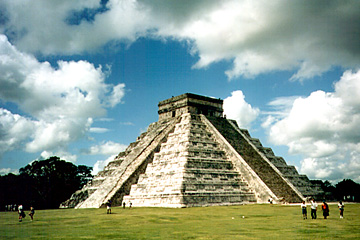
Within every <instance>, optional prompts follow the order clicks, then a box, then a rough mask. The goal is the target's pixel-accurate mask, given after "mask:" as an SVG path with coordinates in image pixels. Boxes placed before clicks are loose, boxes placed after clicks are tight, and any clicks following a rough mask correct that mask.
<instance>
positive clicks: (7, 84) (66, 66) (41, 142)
mask: <svg viewBox="0 0 360 240" xmlns="http://www.w3.org/2000/svg"><path fill="white" fill-rule="evenodd" d="M0 72H1V75H0V100H1V101H2V102H4V103H7V104H11V103H13V104H16V105H17V107H18V109H19V112H18V113H13V112H10V111H9V110H7V109H4V108H0V136H1V138H0V156H1V154H2V153H4V152H6V151H11V150H14V149H16V148H22V147H23V146H25V150H26V151H27V152H38V151H59V150H66V147H67V145H68V144H69V143H70V142H73V141H76V140H78V139H80V138H82V137H84V136H86V134H87V133H88V132H89V131H90V129H91V128H90V127H91V125H92V123H93V119H94V118H98V117H101V116H104V115H105V114H106V109H107V108H108V107H114V106H115V105H117V104H118V103H120V102H121V99H122V98H123V96H124V91H125V85H124V84H118V85H116V86H113V85H110V84H106V83H105V74H104V73H103V71H102V69H101V66H99V67H97V68H96V67H95V66H94V65H93V64H91V63H89V62H86V61H78V62H74V61H70V62H66V61H59V62H58V63H57V67H56V68H54V67H52V66H51V65H50V64H49V63H48V62H39V61H38V60H37V59H36V58H35V57H33V56H32V55H29V54H26V53H24V52H21V51H19V50H17V48H16V47H15V46H13V45H12V44H11V43H9V41H8V40H7V38H6V36H4V35H0Z"/></svg>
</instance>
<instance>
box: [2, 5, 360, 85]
mask: <svg viewBox="0 0 360 240" xmlns="http://www.w3.org/2000/svg"><path fill="white" fill-rule="evenodd" d="M2 5H3V9H4V10H3V13H4V14H5V16H6V17H4V19H6V20H5V21H3V24H2V25H1V26H0V32H2V33H6V34H8V35H11V36H10V37H11V39H12V42H13V43H14V44H16V46H17V47H18V48H19V49H21V50H23V51H31V52H38V51H39V52H42V53H45V54H56V53H60V54H61V53H63V54H73V53H80V52H84V51H94V50H96V49H98V48H99V47H101V46H103V45H104V44H106V43H109V42H111V41H114V42H117V41H120V42H125V43H132V42H133V41H136V39H138V38H139V37H143V36H150V37H154V38H160V39H164V38H165V39H166V38H171V39H176V40H179V41H186V42H187V43H189V45H190V51H191V53H192V54H198V56H199V61H198V62H197V64H196V65H195V67H206V66H208V65H209V64H211V63H213V62H217V61H221V60H224V59H225V60H231V61H233V67H232V68H231V69H228V70H227V71H226V74H227V76H228V77H229V79H232V78H236V77H239V76H245V77H253V76H255V75H258V74H262V73H267V72H270V71H277V70H297V73H295V74H294V75H293V76H292V77H291V79H292V80H300V81H301V80H303V79H306V78H311V77H313V76H317V75H320V74H322V73H323V72H325V71H327V70H329V69H331V68H332V67H333V66H342V67H345V68H353V67H356V66H358V64H359V62H360V57H359V56H360V54H359V52H360V47H359V46H360V37H359V32H358V28H359V23H360V14H359V10H358V9H360V2H359V1H356V0H352V1H330V2H323V1H311V2H304V1H301V0H295V1H286V0H279V1H264V0H260V1H246V0H244V1H238V0H225V1H212V0H207V1H204V0H201V1H179V2H174V1H167V0H153V1H148V0H138V1H136V0H130V1H119V0H109V1H108V2H107V5H106V8H107V10H106V11H98V13H97V14H95V15H94V17H93V19H92V20H91V21H86V20H85V19H83V20H82V21H80V22H79V24H77V25H74V24H73V25H71V24H68V23H67V21H65V19H67V18H69V17H71V16H73V15H74V12H81V11H84V9H92V10H93V11H94V12H96V11H97V10H96V9H98V8H99V7H100V5H99V1H86V0H80V1H70V0H66V1H60V2H59V1H53V2H49V1H47V0H39V1H36V3H33V2H29V1H25V0H22V1H21V0H19V1H5V2H3V4H2ZM274 13H276V14H274ZM80 15H81V14H80ZM44 19H46V21H44Z"/></svg>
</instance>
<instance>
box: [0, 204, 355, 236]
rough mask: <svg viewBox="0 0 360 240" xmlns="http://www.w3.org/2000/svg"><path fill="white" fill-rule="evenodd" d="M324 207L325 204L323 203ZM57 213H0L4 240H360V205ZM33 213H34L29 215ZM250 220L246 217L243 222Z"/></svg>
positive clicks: (67, 211)
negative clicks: (325, 209)
mask: <svg viewBox="0 0 360 240" xmlns="http://www.w3.org/2000/svg"><path fill="white" fill-rule="evenodd" d="M319 205H320V204H319ZM112 212H113V213H112V214H106V209H76V210H75V209H57V210H39V211H36V212H35V216H34V221H32V222H31V221H30V217H29V216H27V217H26V218H25V219H24V220H23V222H21V223H20V222H18V219H17V213H16V212H1V213H0V239H146V240H148V239H360V204H346V205H345V213H344V219H340V218H339V212H338V210H337V206H336V205H330V217H329V218H328V219H326V220H324V219H323V218H322V213H321V211H318V219H316V220H312V219H311V217H310V207H308V219H307V220H303V218H302V215H301V209H300V206H294V205H269V204H260V205H259V204H254V205H243V206H222V207H199V208H183V209H169V208H132V209H128V208H126V209H122V208H120V207H115V208H113V209H112ZM26 213H28V211H26ZM243 216H244V218H243Z"/></svg>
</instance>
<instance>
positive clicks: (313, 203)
mask: <svg viewBox="0 0 360 240" xmlns="http://www.w3.org/2000/svg"><path fill="white" fill-rule="evenodd" d="M300 207H301V212H302V215H303V219H307V210H306V203H305V201H303V202H302V204H301V205H300ZM317 207H318V204H317V203H316V201H315V199H313V198H312V199H311V200H310V208H311V218H312V219H316V218H317V215H316V212H317ZM338 208H339V211H340V218H344V204H343V202H342V201H339V203H338ZM321 210H322V212H323V216H324V219H327V217H328V216H329V213H330V209H329V205H328V204H327V203H326V202H325V200H324V201H323V203H322V205H321Z"/></svg>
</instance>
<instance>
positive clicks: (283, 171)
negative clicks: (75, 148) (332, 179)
mask: <svg viewBox="0 0 360 240" xmlns="http://www.w3.org/2000/svg"><path fill="white" fill-rule="evenodd" d="M222 103H223V101H222V100H220V99H215V98H208V97H204V96H199V95H195V94H189V93H187V94H183V95H180V96H177V97H173V98H170V99H167V100H164V101H162V102H160V103H159V112H158V113H159V121H158V122H155V123H152V124H150V126H149V127H148V130H147V131H146V132H145V133H143V134H141V135H140V136H139V137H138V138H137V140H136V141H135V142H134V143H132V144H130V145H129V147H128V148H127V149H126V150H125V151H124V152H121V153H119V155H118V156H117V157H116V158H115V159H114V161H112V162H110V163H109V164H108V166H106V167H105V168H104V170H103V171H101V172H99V173H98V174H97V176H95V177H94V179H93V181H92V182H90V183H88V184H87V185H86V186H84V188H83V189H82V190H79V191H77V192H76V193H74V194H73V196H72V197H71V198H70V199H69V200H68V201H66V202H64V203H63V204H62V207H74V206H75V207H76V208H88V207H96V208H97V207H101V206H103V204H104V203H105V202H106V201H107V200H112V202H113V203H114V205H120V204H121V203H122V202H123V201H125V202H128V201H131V202H132V204H133V206H156V207H192V206H209V205H234V204H243V203H255V202H258V203H262V202H267V200H268V199H269V197H272V198H273V199H274V200H275V201H280V200H283V201H287V202H300V201H302V200H303V199H304V198H305V197H307V196H320V195H322V194H323V192H322V190H321V189H320V187H319V186H315V185H314V184H311V182H310V181H309V179H308V178H307V177H306V176H305V175H299V174H298V172H297V171H296V169H295V167H293V166H288V165H287V164H286V162H285V160H284V159H283V158H282V157H278V156H275V154H274V152H273V151H272V149H271V148H268V147H264V146H263V145H262V144H261V142H260V140H259V139H256V138H252V137H251V136H250V134H249V132H248V130H246V129H240V128H239V127H238V126H237V124H236V122H235V121H234V120H228V119H226V118H224V117H222V113H223V109H222Z"/></svg>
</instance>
